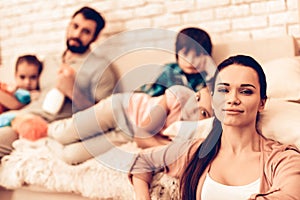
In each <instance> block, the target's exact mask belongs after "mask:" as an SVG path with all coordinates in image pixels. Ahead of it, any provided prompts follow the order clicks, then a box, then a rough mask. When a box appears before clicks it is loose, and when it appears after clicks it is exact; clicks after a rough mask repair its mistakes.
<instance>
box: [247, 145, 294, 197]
mask: <svg viewBox="0 0 300 200" xmlns="http://www.w3.org/2000/svg"><path fill="white" fill-rule="evenodd" d="M272 156H274V155H272ZM266 169H267V170H266V171H265V174H266V175H267V177H269V178H268V179H269V180H272V183H271V185H272V186H271V188H270V189H269V191H268V192H267V193H265V194H255V195H252V196H251V198H250V199H251V200H277V199H285V200H296V199H297V200H299V199H300V190H299V188H300V152H299V151H298V150H291V149H290V150H286V151H284V152H281V153H279V155H275V156H274V157H273V159H272V161H271V162H270V163H269V166H266Z"/></svg>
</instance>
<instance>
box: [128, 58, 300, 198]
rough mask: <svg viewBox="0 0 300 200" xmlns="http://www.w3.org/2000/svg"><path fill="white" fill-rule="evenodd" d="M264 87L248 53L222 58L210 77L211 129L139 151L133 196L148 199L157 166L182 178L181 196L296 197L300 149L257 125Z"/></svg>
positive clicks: (299, 182)
mask: <svg viewBox="0 0 300 200" xmlns="http://www.w3.org/2000/svg"><path fill="white" fill-rule="evenodd" d="M266 88H267V83H266V77H265V74H264V72H263V70H262V67H261V66H260V64H259V63H258V62H256V61H255V60H254V59H253V58H252V57H249V56H245V55H237V56H232V57H229V58H228V59H226V60H224V61H223V62H221V64H219V66H218V68H217V71H216V73H215V75H214V78H213V83H212V91H213V95H212V97H213V107H214V112H215V116H216V118H215V119H214V122H213V127H212V129H211V131H210V133H209V134H208V136H207V137H206V139H204V140H203V139H196V140H193V141H185V142H174V143H173V144H171V145H169V146H168V147H165V148H162V149H160V150H157V149H153V150H151V151H147V152H141V153H140V154H139V156H138V157H137V158H136V161H135V164H134V166H133V167H132V171H131V174H130V177H132V183H133V185H134V189H135V192H136V196H137V199H150V197H149V194H148V193H147V190H148V189H147V187H148V185H149V184H150V182H151V180H152V175H153V172H155V171H157V170H158V171H159V170H165V172H166V173H167V174H169V175H172V176H175V177H179V178H181V181H180V189H181V198H180V199H184V200H185V199H202V200H203V199H204V200H211V199H220V200H223V199H224V200H225V199H237V200H242V199H300V191H299V190H298V188H299V187H300V152H299V150H298V149H297V148H296V147H295V146H291V145H283V144H281V143H279V142H276V141H274V140H270V139H267V138H265V137H264V136H263V135H262V133H261V132H259V131H258V129H257V121H258V118H259V114H260V112H262V111H263V109H264V106H265V102H266V99H267V95H266ZM183 150H187V151H183ZM175 161H176V162H175ZM224 166H226V168H225V167H224ZM241 169H242V170H241ZM245 172H247V173H245ZM283 177H284V178H283ZM212 191H213V192H212Z"/></svg>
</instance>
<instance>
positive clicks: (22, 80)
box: [0, 55, 43, 113]
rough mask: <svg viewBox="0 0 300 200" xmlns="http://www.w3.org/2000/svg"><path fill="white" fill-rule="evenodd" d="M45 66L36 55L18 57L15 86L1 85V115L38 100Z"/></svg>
mask: <svg viewBox="0 0 300 200" xmlns="http://www.w3.org/2000/svg"><path fill="white" fill-rule="evenodd" d="M42 69H43V64H42V62H41V61H39V59H38V58H37V57H36V56H34V55H23V56H20V57H18V59H17V62H16V66H15V85H8V84H6V83H1V84H0V113H2V112H5V111H8V110H18V109H21V108H22V107H24V106H25V105H26V104H28V103H29V102H30V101H31V100H34V99H37V98H38V95H39V92H38V90H39V76H40V74H41V72H42Z"/></svg>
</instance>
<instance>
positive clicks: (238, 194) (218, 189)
mask: <svg viewBox="0 0 300 200" xmlns="http://www.w3.org/2000/svg"><path fill="white" fill-rule="evenodd" d="M259 186H260V179H257V180H256V181H254V182H252V183H249V184H247V185H242V186H229V185H223V184H221V183H218V182H216V181H214V180H213V179H212V178H211V177H210V176H209V174H208V173H207V175H206V178H205V180H204V183H203V187H202V191H201V200H228V199H234V200H246V199H249V197H250V196H251V194H254V193H258V192H259Z"/></svg>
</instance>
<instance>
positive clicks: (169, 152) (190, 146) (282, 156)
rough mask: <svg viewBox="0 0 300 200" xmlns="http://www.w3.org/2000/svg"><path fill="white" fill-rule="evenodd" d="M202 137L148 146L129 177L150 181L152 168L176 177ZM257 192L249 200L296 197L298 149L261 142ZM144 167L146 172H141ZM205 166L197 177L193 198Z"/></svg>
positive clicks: (299, 163)
mask: <svg viewBox="0 0 300 200" xmlns="http://www.w3.org/2000/svg"><path fill="white" fill-rule="evenodd" d="M202 141H203V140H200V139H198V140H196V141H185V142H174V143H172V144H171V145H168V146H167V147H161V149H160V150H157V148H152V149H148V150H145V151H143V152H142V153H140V154H139V155H138V156H137V158H136V160H135V162H134V164H133V166H132V169H131V172H130V174H129V177H130V178H131V177H132V176H135V177H137V178H140V179H143V180H145V181H146V182H147V183H149V184H150V182H151V180H152V176H153V172H155V171H164V172H165V173H167V174H168V175H170V176H174V177H180V175H181V174H182V172H183V170H184V168H185V165H186V163H187V161H188V157H189V156H191V155H192V154H193V153H194V152H195V151H196V150H197V147H198V146H199V145H200V144H201V142H202ZM261 149H262V151H261V159H262V160H261V161H262V162H260V163H261V169H260V180H261V182H260V192H259V193H258V194H253V195H251V197H249V199H250V200H254V199H257V200H262V199H265V200H267V199H274V200H275V199H276V200H278V199H280V200H281V199H282V200H283V199H284V200H288V199H291V200H298V199H299V200H300V152H299V150H298V149H297V148H296V147H294V146H291V145H283V144H280V143H278V142H275V141H273V140H270V139H265V138H262V142H261ZM145 170H146V171H145ZM207 171H208V168H207V169H206V170H205V171H204V173H203V174H202V176H201V177H200V180H199V183H198V187H197V199H199V200H200V199H201V198H200V197H201V195H200V194H201V190H202V186H203V182H204V180H205V177H206V174H207Z"/></svg>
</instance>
